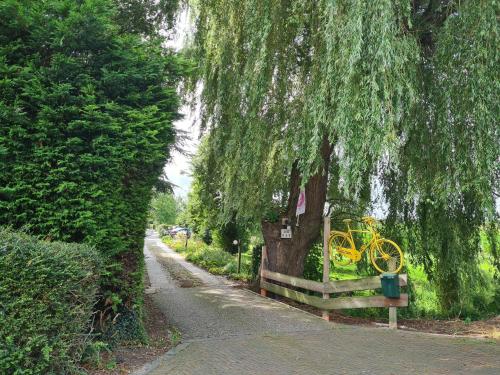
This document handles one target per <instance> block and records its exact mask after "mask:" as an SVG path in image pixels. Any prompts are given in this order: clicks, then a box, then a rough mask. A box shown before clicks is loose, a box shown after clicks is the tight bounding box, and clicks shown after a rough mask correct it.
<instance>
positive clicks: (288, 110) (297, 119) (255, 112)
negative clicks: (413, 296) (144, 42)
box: [191, 0, 500, 308]
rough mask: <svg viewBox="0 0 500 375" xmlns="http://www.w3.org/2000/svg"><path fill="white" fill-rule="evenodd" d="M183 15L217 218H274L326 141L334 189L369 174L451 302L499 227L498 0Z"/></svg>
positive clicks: (204, 9) (207, 9)
mask: <svg viewBox="0 0 500 375" xmlns="http://www.w3.org/2000/svg"><path fill="white" fill-rule="evenodd" d="M191 3H192V6H193V8H194V9H195V14H196V37H195V39H194V43H193V53H194V55H195V56H197V58H198V59H199V61H200V70H199V71H200V77H199V78H200V79H201V81H202V82H203V90H202V118H203V124H204V126H205V129H208V130H209V133H210V136H209V138H208V149H209V151H208V153H209V156H208V157H207V160H211V165H212V166H213V167H214V170H213V172H214V175H215V176H216V177H214V179H215V180H217V184H213V183H211V186H212V188H213V189H216V190H217V192H218V194H219V196H220V198H221V202H222V204H221V207H222V216H223V217H224V216H225V217H229V216H230V215H232V214H233V212H238V214H239V215H240V216H246V217H252V218H254V219H261V218H262V217H263V215H265V213H266V212H267V211H268V209H269V207H271V206H272V205H273V203H274V204H277V205H278V206H280V205H281V206H282V205H283V203H284V202H286V197H287V194H288V185H287V179H288V178H289V175H290V171H291V169H292V166H293V165H294V163H295V162H297V163H298V165H299V167H300V171H301V174H302V180H303V183H305V182H306V181H307V180H308V178H309V177H310V176H312V175H313V174H314V173H316V172H317V171H318V170H320V168H321V166H322V159H321V153H320V145H321V142H322V140H323V138H324V137H325V136H326V137H328V140H329V141H330V143H331V145H332V146H333V147H334V150H335V151H334V153H335V158H334V160H335V163H333V165H332V168H334V169H335V171H336V178H334V179H332V181H333V182H332V183H334V184H336V185H338V186H335V190H337V188H339V189H340V191H341V192H342V194H344V195H345V196H349V197H354V198H356V197H358V196H359V195H360V192H361V191H362V190H363V187H366V186H367V185H368V186H369V181H370V179H372V178H374V176H378V177H376V178H377V179H378V180H379V181H380V183H381V184H382V185H383V187H384V191H385V198H386V201H387V205H388V207H389V211H390V215H389V222H393V223H395V222H401V221H402V220H403V219H404V221H405V223H406V228H407V232H408V233H411V234H412V235H413V236H414V237H413V238H416V239H418V243H416V244H415V245H414V246H413V245H412V248H411V249H409V251H410V252H412V253H413V254H414V256H415V258H414V259H415V260H416V261H419V262H422V263H424V264H425V265H426V266H427V268H426V269H427V270H428V273H429V274H430V275H432V274H435V273H436V272H440V273H441V274H442V275H444V276H443V277H442V278H441V284H442V288H441V289H442V291H443V293H441V294H442V301H443V306H444V307H446V308H448V307H449V306H450V305H451V304H452V302H451V301H452V300H456V299H457V298H458V299H459V298H460V296H458V295H457V293H456V291H457V290H459V289H460V285H463V284H464V283H465V282H466V278H464V277H463V275H465V274H467V272H468V271H467V272H466V267H465V265H467V264H468V265H471V264H472V263H471V262H470V260H471V259H476V258H477V254H478V252H479V245H478V244H479V242H478V241H477V238H478V236H479V230H480V227H481V225H483V224H484V223H486V222H493V221H495V220H496V217H495V194H497V192H498V176H499V169H498V161H499V159H500V157H499V152H498V149H499V147H498V146H499V134H498V124H497V118H498V115H499V108H498V103H499V100H498V93H499V85H500V84H499V82H500V80H499V78H500V77H499V69H498V66H500V64H499V61H498V48H497V47H498V22H497V15H498V14H499V2H498V1H491V0H489V1H486V0H476V1H453V0H414V1H410V0H380V1H371V0H336V1H334V0H320V1H316V2H312V1H301V0H296V1H294V0H286V1H285V0H282V1H271V0H267V1H265V0H242V1H237V2H235V1H231V0H210V1H208V0H206V1H204V0H197V1H194V0H193V1H192V2H191ZM365 180H367V181H368V183H367V182H366V181H365ZM497 264H498V263H497ZM454 275H455V276H454ZM452 279H453V280H452ZM464 280H465V281H464ZM448 284H450V285H451V289H453V290H455V292H453V293H452V294H451V295H447V296H445V294H446V293H444V289H445V286H446V285H448Z"/></svg>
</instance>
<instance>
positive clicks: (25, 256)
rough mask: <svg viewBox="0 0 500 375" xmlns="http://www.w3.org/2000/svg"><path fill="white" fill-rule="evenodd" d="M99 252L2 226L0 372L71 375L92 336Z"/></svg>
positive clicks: (0, 254) (27, 374)
mask: <svg viewBox="0 0 500 375" xmlns="http://www.w3.org/2000/svg"><path fill="white" fill-rule="evenodd" d="M99 273H100V262H99V256H98V254H97V253H96V251H94V250H93V249H91V248H89V247H87V246H84V245H78V244H65V243H61V242H46V241H40V240H37V239H35V238H34V237H31V236H28V235H26V234H23V233H16V232H13V231H11V230H9V229H4V228H1V227H0V373H1V374H23V375H32V374H33V375H34V374H68V373H73V372H75V370H76V366H77V362H78V360H79V358H80V357H81V354H82V352H83V348H84V345H85V342H86V338H88V335H86V334H85V333H86V332H88V329H89V325H90V322H91V317H92V312H93V307H94V303H95V299H96V291H97V288H98V279H99V276H98V275H99Z"/></svg>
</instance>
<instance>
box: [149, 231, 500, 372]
mask: <svg viewBox="0 0 500 375" xmlns="http://www.w3.org/2000/svg"><path fill="white" fill-rule="evenodd" d="M159 250H161V251H162V253H161V255H160V256H161V257H168V258H169V262H162V264H164V265H165V266H163V267H162V265H161V264H160V263H159V262H158V260H157V259H156V257H155V256H153V254H152V253H153V252H154V253H155V254H157V256H158V254H159V253H158V251H159ZM145 254H146V265H147V269H148V273H149V277H150V280H151V284H152V287H154V288H156V289H157V290H158V292H157V293H155V294H154V295H153V298H154V300H155V301H156V303H157V304H158V305H159V307H160V308H161V309H162V310H163V312H164V313H165V315H166V316H167V318H168V320H169V324H171V325H173V326H175V327H176V328H178V329H179V330H180V332H181V333H182V338H183V342H182V344H180V345H179V346H178V347H177V348H175V349H174V350H173V351H171V352H170V353H168V354H167V355H165V356H163V357H162V358H161V359H160V360H158V361H156V362H154V363H152V364H150V365H149V367H148V368H147V369H144V370H143V371H142V372H141V373H142V374H150V375H163V374H165V375H166V374H172V375H177V374H189V375H191V374H192V375H195V374H196V375H198V374H199V375H209V374H213V375H222V374H231V375H232V374H234V375H238V374H252V375H257V374H266V375H267V374H272V375H281V374H297V375H298V374H311V375H315V374H318V375H319V374H321V375H323V374H450V375H452V374H453V375H454V374H495V375H496V374H500V349H499V345H498V341H485V340H474V339H464V338H455V337H444V336H437V335H430V334H419V333H413V332H404V331H396V332H394V331H390V330H388V329H384V328H365V327H355V326H346V325H338V324H332V323H327V322H325V321H323V320H321V319H319V318H317V317H315V316H312V315H310V314H307V313H305V312H303V311H300V310H297V309H294V308H291V307H289V306H287V305H284V304H282V303H279V302H275V301H272V300H269V299H266V298H262V297H260V296H258V295H256V294H254V293H252V292H250V291H247V290H242V289H236V288H232V287H231V285H229V283H228V282H227V281H225V280H224V279H222V278H218V277H214V276H212V275H210V274H208V273H206V272H205V271H203V270H200V269H199V268H197V267H194V266H193V265H191V264H189V263H187V262H185V261H184V260H183V259H182V258H180V257H179V255H178V254H175V253H174V252H172V251H171V250H169V249H168V248H167V247H166V246H165V245H163V244H161V242H160V241H159V239H158V238H157V237H156V236H155V235H154V234H152V233H150V234H149V236H148V237H147V238H146V245H145ZM172 260H174V261H175V262H176V263H177V265H181V266H183V267H184V268H186V269H187V270H188V271H189V272H190V273H191V274H192V275H193V277H194V278H197V279H199V280H201V282H202V284H201V286H198V287H194V288H180V287H178V283H176V282H175V280H174V277H172V275H171V273H169V271H168V269H169V268H168V267H169V266H168V264H171V263H172V262H171V261H172Z"/></svg>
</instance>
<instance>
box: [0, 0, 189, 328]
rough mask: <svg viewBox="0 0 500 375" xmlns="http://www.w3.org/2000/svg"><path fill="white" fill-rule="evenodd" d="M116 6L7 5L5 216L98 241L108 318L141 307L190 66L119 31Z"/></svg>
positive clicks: (1, 34) (104, 0)
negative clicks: (149, 231)
mask: <svg viewBox="0 0 500 375" xmlns="http://www.w3.org/2000/svg"><path fill="white" fill-rule="evenodd" d="M114 3H116V2H115V1H110V0H82V1H74V0H58V1H38V0H26V1H16V0H5V1H2V2H1V5H0V25H2V26H1V27H0V45H1V48H0V71H1V72H2V73H1V77H2V78H1V79H0V122H1V126H0V225H8V226H12V227H13V228H21V227H28V228H29V230H30V232H31V233H33V234H35V235H40V236H43V238H46V237H47V238H51V239H52V240H58V241H65V242H78V243H87V244H91V245H94V246H96V248H97V249H98V250H99V252H100V253H101V254H102V255H103V257H104V258H105V259H106V261H105V263H104V266H105V268H106V269H105V270H104V272H103V273H102V277H101V291H102V293H101V296H102V298H101V303H100V305H99V309H101V311H107V312H113V313H114V314H113V316H110V317H109V319H108V320H107V322H110V321H112V320H113V318H114V316H116V315H115V313H120V317H123V316H124V315H125V314H127V313H130V315H131V316H136V315H137V313H140V310H141V308H140V307H141V305H142V292H143V285H142V280H143V269H144V268H143V263H144V259H143V252H142V248H143V244H144V243H143V238H144V231H145V229H146V223H147V215H148V205H149V201H150V198H151V191H152V187H153V186H154V185H155V183H156V181H157V180H158V177H159V176H160V174H161V173H162V169H163V166H164V164H165V161H166V160H168V156H169V149H170V146H171V145H172V144H173V143H174V142H175V129H174V127H173V125H172V123H173V121H174V120H175V119H176V117H177V114H176V113H177V108H178V105H179V101H178V96H177V94H176V91H175V86H176V83H177V79H178V75H179V74H181V73H182V71H183V68H182V66H181V65H180V64H179V62H180V59H179V58H177V57H176V56H174V55H172V54H168V53H166V52H165V50H164V49H163V48H162V47H161V42H162V40H158V39H156V38H143V37H140V36H138V35H131V34H127V33H122V32H120V28H119V27H118V25H116V23H115V15H116V11H117V9H116V8H115V6H114ZM107 301H112V303H113V309H107V307H108V306H107V304H106V302H107ZM129 310H131V312H129Z"/></svg>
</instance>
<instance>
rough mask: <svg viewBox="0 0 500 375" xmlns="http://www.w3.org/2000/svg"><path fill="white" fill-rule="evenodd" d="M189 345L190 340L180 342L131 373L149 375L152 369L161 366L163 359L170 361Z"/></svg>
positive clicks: (132, 374) (133, 374)
mask: <svg viewBox="0 0 500 375" xmlns="http://www.w3.org/2000/svg"><path fill="white" fill-rule="evenodd" d="M188 346H189V343H188V342H184V343H180V344H178V345H176V346H174V347H173V348H172V349H170V350H169V351H168V352H166V353H165V354H162V355H161V356H159V357H158V358H156V359H155V360H154V361H152V362H149V363H146V364H145V365H144V366H142V367H141V368H140V369H138V370H135V371H133V372H132V373H131V374H130V375H147V374H149V373H150V372H151V371H153V370H155V369H156V368H158V366H160V364H161V363H162V362H163V361H168V359H169V358H171V357H173V356H174V355H176V354H177V353H179V352H180V351H182V350H184V349H186V348H187V347H188Z"/></svg>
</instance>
